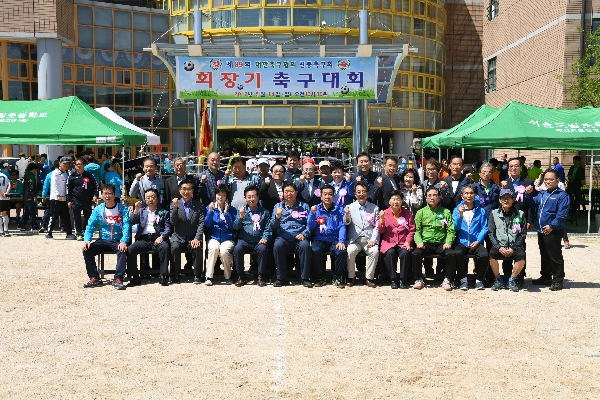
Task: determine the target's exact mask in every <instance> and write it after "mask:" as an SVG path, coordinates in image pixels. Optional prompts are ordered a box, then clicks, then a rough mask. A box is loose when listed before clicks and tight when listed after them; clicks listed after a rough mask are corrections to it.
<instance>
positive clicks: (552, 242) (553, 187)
mask: <svg viewBox="0 0 600 400" xmlns="http://www.w3.org/2000/svg"><path fill="white" fill-rule="evenodd" d="M558 182H559V175H558V171H556V170H553V169H548V170H546V172H545V173H544V184H545V185H546V190H542V191H541V192H539V193H538V194H537V196H535V197H533V196H531V193H532V192H533V187H531V186H528V187H527V197H526V200H527V202H528V203H529V204H530V206H532V207H533V206H534V205H537V206H538V211H537V215H536V219H535V225H536V230H537V232H538V245H539V246H540V257H541V260H540V261H541V262H540V263H541V267H540V274H541V277H540V278H538V279H534V280H533V281H532V282H531V283H533V284H534V285H550V290H551V291H557V290H562V288H563V280H564V278H565V261H564V259H563V255H562V246H561V240H562V235H563V229H564V227H565V220H566V219H567V214H568V212H569V207H570V205H571V201H570V198H569V195H568V194H567V193H566V192H565V191H564V190H561V189H560V188H559V187H558Z"/></svg>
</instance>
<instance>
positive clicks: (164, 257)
mask: <svg viewBox="0 0 600 400" xmlns="http://www.w3.org/2000/svg"><path fill="white" fill-rule="evenodd" d="M169 248H170V247H169V242H167V241H162V242H161V243H160V244H159V245H158V246H156V245H155V244H154V240H152V239H149V238H147V239H139V240H136V241H135V242H134V243H133V244H132V245H131V246H129V247H128V248H127V275H128V276H129V277H130V278H133V277H138V276H139V275H140V271H139V270H138V262H137V256H138V254H140V253H143V252H146V251H155V252H157V253H158V258H159V260H160V274H161V275H167V274H168V273H169Z"/></svg>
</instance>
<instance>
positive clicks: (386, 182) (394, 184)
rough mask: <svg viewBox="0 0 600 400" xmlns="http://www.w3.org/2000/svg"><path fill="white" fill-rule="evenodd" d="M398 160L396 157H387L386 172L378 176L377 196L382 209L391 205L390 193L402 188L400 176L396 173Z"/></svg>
mask: <svg viewBox="0 0 600 400" xmlns="http://www.w3.org/2000/svg"><path fill="white" fill-rule="evenodd" d="M397 170H398V160H396V157H386V160H385V165H384V166H383V171H384V173H383V174H381V176H380V177H379V178H377V190H376V192H375V198H376V199H377V203H376V204H377V206H378V207H379V209H380V210H386V209H387V208H388V207H389V206H390V204H389V203H390V193H391V192H392V191H394V190H399V189H400V177H399V176H398V175H396V171H397Z"/></svg>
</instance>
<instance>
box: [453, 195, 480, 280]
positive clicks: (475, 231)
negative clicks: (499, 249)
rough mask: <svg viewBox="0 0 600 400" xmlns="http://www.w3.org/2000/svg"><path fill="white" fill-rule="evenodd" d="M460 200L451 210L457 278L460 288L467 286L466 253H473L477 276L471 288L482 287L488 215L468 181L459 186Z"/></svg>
mask: <svg viewBox="0 0 600 400" xmlns="http://www.w3.org/2000/svg"><path fill="white" fill-rule="evenodd" d="M462 199H463V200H462V201H461V202H460V203H459V204H458V205H457V206H456V208H455V209H454V211H453V213H452V219H453V220H454V229H455V230H456V239H455V244H456V248H455V250H456V251H457V252H460V253H461V255H462V257H458V260H457V263H456V273H457V275H458V278H460V290H469V286H468V284H467V265H468V264H467V260H466V259H465V256H466V255H467V254H473V255H475V266H476V270H477V278H476V279H475V288H476V289H477V290H483V289H484V288H485V286H484V284H483V280H484V279H485V274H486V272H487V268H488V252H487V250H486V248H485V247H484V246H483V242H484V240H485V237H486V236H487V233H488V217H487V216H486V212H485V209H484V208H483V207H481V203H480V202H479V197H477V196H476V195H475V189H474V188H473V186H472V185H469V184H467V185H464V186H463V187H462Z"/></svg>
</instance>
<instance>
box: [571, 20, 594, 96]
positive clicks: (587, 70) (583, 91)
mask: <svg viewBox="0 0 600 400" xmlns="http://www.w3.org/2000/svg"><path fill="white" fill-rule="evenodd" d="M572 73H573V75H572V76H573V80H572V81H571V84H570V86H569V88H568V89H567V91H568V92H569V93H570V94H571V101H573V104H575V106H576V107H578V108H581V107H586V106H592V107H600V29H598V30H596V31H594V32H592V33H588V34H587V35H586V48H585V52H584V55H583V57H581V58H578V59H576V60H575V61H574V62H573V71H572Z"/></svg>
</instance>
